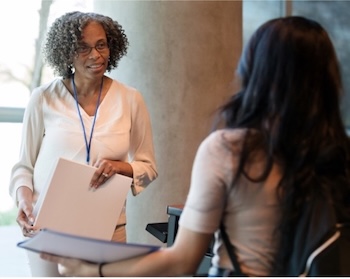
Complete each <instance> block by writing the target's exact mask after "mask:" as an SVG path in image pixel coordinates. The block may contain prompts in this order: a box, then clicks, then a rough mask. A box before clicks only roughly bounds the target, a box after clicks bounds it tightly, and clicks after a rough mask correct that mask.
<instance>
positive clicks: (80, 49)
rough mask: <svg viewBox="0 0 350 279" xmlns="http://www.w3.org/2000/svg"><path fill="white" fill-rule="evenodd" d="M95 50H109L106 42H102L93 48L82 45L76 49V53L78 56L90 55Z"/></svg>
mask: <svg viewBox="0 0 350 279" xmlns="http://www.w3.org/2000/svg"><path fill="white" fill-rule="evenodd" d="M93 48H94V49H96V50H97V51H98V52H101V51H105V50H107V49H108V44H107V43H106V42H101V43H98V44H97V45H95V46H93V47H91V46H88V45H80V46H78V47H77V48H76V50H75V51H76V52H77V53H78V54H83V55H88V54H90V53H91V51H92V49H93Z"/></svg>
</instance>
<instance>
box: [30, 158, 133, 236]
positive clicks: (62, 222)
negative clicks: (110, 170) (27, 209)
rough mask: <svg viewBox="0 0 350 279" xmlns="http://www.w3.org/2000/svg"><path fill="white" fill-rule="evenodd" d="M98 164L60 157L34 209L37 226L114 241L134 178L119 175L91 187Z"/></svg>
mask: <svg viewBox="0 0 350 279" xmlns="http://www.w3.org/2000/svg"><path fill="white" fill-rule="evenodd" d="M95 171H96V168H95V167H92V166H88V165H85V164H81V163H77V162H74V161H70V160H66V159H63V158H60V159H59V160H58V162H57V165H56V168H55V170H54V172H53V174H52V177H51V179H50V182H49V185H48V187H47V189H46V191H45V192H44V193H42V194H41V195H40V198H39V200H38V202H37V204H36V207H35V209H34V216H36V220H35V223H34V225H35V226H38V227H39V228H47V229H52V230H55V231H59V232H63V233H68V234H73V235H77V236H83V237H91V238H97V239H104V240H111V238H112V235H113V232H114V230H115V227H116V224H117V221H118V218H119V215H120V213H121V211H122V209H123V207H124V204H125V200H126V196H127V194H128V192H129V189H130V187H131V182H132V179H131V178H130V177H126V176H123V175H119V174H115V175H113V176H112V177H110V178H109V179H108V180H107V181H106V182H105V183H104V184H103V185H101V186H100V187H99V188H98V189H97V190H95V191H93V190H91V189H90V187H89V184H90V181H91V178H92V176H93V174H94V172H95Z"/></svg>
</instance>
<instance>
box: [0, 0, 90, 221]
mask: <svg viewBox="0 0 350 279" xmlns="http://www.w3.org/2000/svg"><path fill="white" fill-rule="evenodd" d="M92 3H93V2H92V0H89V1H85V0H72V1H65V0H55V1H53V0H31V1H27V0H18V1H7V2H3V3H2V4H0V5H2V6H1V8H0V26H3V27H6V28H2V30H1V31H2V32H1V35H2V38H3V40H2V43H1V45H0V129H1V131H2V132H1V145H0V146H1V147H0V154H1V155H2V156H1V158H0V168H1V172H0V225H1V224H2V218H1V216H2V215H1V214H2V213H4V212H7V211H9V210H11V209H12V208H13V202H12V199H11V198H10V196H9V194H8V185H9V180H10V172H11V168H12V166H13V165H14V164H15V162H16V160H17V158H18V154H19V147H20V139H21V130H22V124H21V122H22V118H23V113H24V108H25V106H26V104H27V102H28V100H29V96H30V92H31V90H32V88H34V87H36V86H38V85H40V84H43V83H45V82H48V81H49V80H51V79H52V78H53V73H52V71H51V70H50V69H49V68H47V67H45V66H44V65H41V63H38V62H34V61H36V55H39V54H40V47H41V41H42V39H43V35H44V34H45V33H46V27H47V26H49V25H50V24H51V23H52V21H53V20H54V19H55V18H57V17H58V16H60V15H62V14H64V13H65V12H68V11H73V10H81V11H91V9H92ZM19 6H20V8H19ZM45 15H46V16H47V19H46V21H47V22H46V24H44V26H45V27H44V28H43V27H42V29H41V30H39V26H40V24H39V23H40V19H45ZM44 22H45V20H44ZM39 60H40V59H39ZM37 73H39V75H37ZM36 76H39V78H36Z"/></svg>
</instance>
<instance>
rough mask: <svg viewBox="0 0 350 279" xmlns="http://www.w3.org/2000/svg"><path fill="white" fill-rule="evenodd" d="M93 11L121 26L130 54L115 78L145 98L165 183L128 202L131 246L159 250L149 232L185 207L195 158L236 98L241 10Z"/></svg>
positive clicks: (195, 4) (132, 7) (177, 6)
mask: <svg viewBox="0 0 350 279" xmlns="http://www.w3.org/2000/svg"><path fill="white" fill-rule="evenodd" d="M94 11H96V12H98V13H102V14H105V15H108V16H111V17H112V18H113V19H115V20H117V21H118V22H119V23H120V24H121V25H122V26H123V28H124V30H125V32H126V34H127V36H128V39H129V41H130V47H129V51H128V54H127V56H126V57H124V58H122V60H121V62H120V64H119V66H118V69H116V70H115V71H113V72H112V73H111V76H112V77H113V78H116V79H118V80H120V81H122V82H125V83H127V84H129V85H131V86H133V87H135V88H137V89H138V90H140V91H141V93H142V95H143V96H144V98H145V101H146V103H147V106H148V109H149V112H150V115H151V120H152V126H153V133H154V144H155V150H156V159H157V164H158V171H159V177H158V179H157V180H155V181H154V182H153V183H152V184H150V185H149V187H148V188H147V189H146V190H145V191H143V192H142V193H141V194H139V195H138V196H136V197H132V196H131V195H130V196H129V197H128V201H127V218H128V227H127V229H128V241H132V242H141V243H150V244H156V245H161V242H160V241H159V240H157V239H156V238H155V237H154V236H152V235H151V234H149V233H148V232H146V231H145V227H146V225H147V224H148V223H155V222H162V221H167V214H166V206H167V205H169V204H183V203H184V202H185V200H186V195H187V192H188V188H189V185H190V175H191V168H192V163H193V159H194V156H195V153H196V150H197V148H198V146H199V144H200V142H201V141H202V140H203V139H204V138H205V137H206V136H207V135H208V133H209V132H210V128H211V124H212V120H213V118H212V116H213V113H214V111H215V109H216V108H217V107H218V106H219V105H220V104H221V103H222V102H223V101H224V100H225V99H226V98H227V97H228V95H229V94H230V93H231V91H232V83H231V82H232V79H233V77H234V71H235V68H236V64H237V61H238V58H239V55H240V52H241V47H242V3H241V1H105V0H95V1H94Z"/></svg>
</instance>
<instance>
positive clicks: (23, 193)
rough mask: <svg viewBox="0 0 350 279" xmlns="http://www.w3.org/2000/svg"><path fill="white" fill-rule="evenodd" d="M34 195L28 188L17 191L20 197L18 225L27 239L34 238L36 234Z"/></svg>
mask: <svg viewBox="0 0 350 279" xmlns="http://www.w3.org/2000/svg"><path fill="white" fill-rule="evenodd" d="M32 196H33V194H32V191H31V190H30V189H29V188H28V187H24V186H23V187H20V188H18V190H17V197H18V214H17V219H16V221H17V223H18V225H19V226H20V227H21V229H22V233H23V235H24V236H26V237H32V236H33V235H34V234H35V233H36V228H35V227H34V226H33V224H34V220H35V219H34V216H33V205H32V200H33V197H32Z"/></svg>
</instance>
